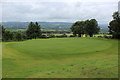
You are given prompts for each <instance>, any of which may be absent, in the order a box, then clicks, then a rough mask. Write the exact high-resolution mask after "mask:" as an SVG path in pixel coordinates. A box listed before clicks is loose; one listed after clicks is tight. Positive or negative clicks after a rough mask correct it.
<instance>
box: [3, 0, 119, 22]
mask: <svg viewBox="0 0 120 80" xmlns="http://www.w3.org/2000/svg"><path fill="white" fill-rule="evenodd" d="M2 2H3V3H2V4H3V7H2V9H3V11H2V12H3V21H60V22H62V21H66V22H74V21H76V20H86V19H91V18H95V19H97V20H98V21H99V22H100V23H107V22H109V21H110V20H111V19H112V16H111V15H112V13H113V12H114V11H117V8H118V7H117V6H118V5H117V4H118V3H117V2H118V0H114V2H113V0H84V1H83V0H69V1H68V0H44V1H43V0H34V1H33V0H24V2H23V0H20V1H18V0H4V1H2Z"/></svg>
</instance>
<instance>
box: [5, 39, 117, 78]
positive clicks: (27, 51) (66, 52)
mask: <svg viewBox="0 0 120 80" xmlns="http://www.w3.org/2000/svg"><path fill="white" fill-rule="evenodd" d="M117 77H118V41H117V40H108V39H100V38H53V39H36V40H35V39H33V40H27V41H22V42H3V78H117Z"/></svg>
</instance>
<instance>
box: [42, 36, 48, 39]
mask: <svg viewBox="0 0 120 80" xmlns="http://www.w3.org/2000/svg"><path fill="white" fill-rule="evenodd" d="M40 38H45V39H46V38H48V37H47V36H46V35H41V36H40Z"/></svg>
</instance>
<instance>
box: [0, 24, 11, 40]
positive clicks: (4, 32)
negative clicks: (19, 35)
mask: <svg viewBox="0 0 120 80" xmlns="http://www.w3.org/2000/svg"><path fill="white" fill-rule="evenodd" d="M0 27H1V29H2V41H11V40H12V39H13V33H12V32H10V31H8V30H6V29H5V28H4V26H3V25H0Z"/></svg>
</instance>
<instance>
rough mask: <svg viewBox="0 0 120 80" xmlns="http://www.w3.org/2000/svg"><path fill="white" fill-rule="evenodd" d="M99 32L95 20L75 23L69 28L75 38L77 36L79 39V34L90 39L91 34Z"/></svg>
mask: <svg viewBox="0 0 120 80" xmlns="http://www.w3.org/2000/svg"><path fill="white" fill-rule="evenodd" d="M99 30H100V28H99V27H98V23H97V21H96V20H95V19H91V20H86V21H77V22H75V23H74V24H73V25H72V27H71V31H72V32H73V34H74V35H75V36H76V34H78V36H79V37H81V34H88V35H90V37H92V36H93V34H95V33H98V32H99Z"/></svg>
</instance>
